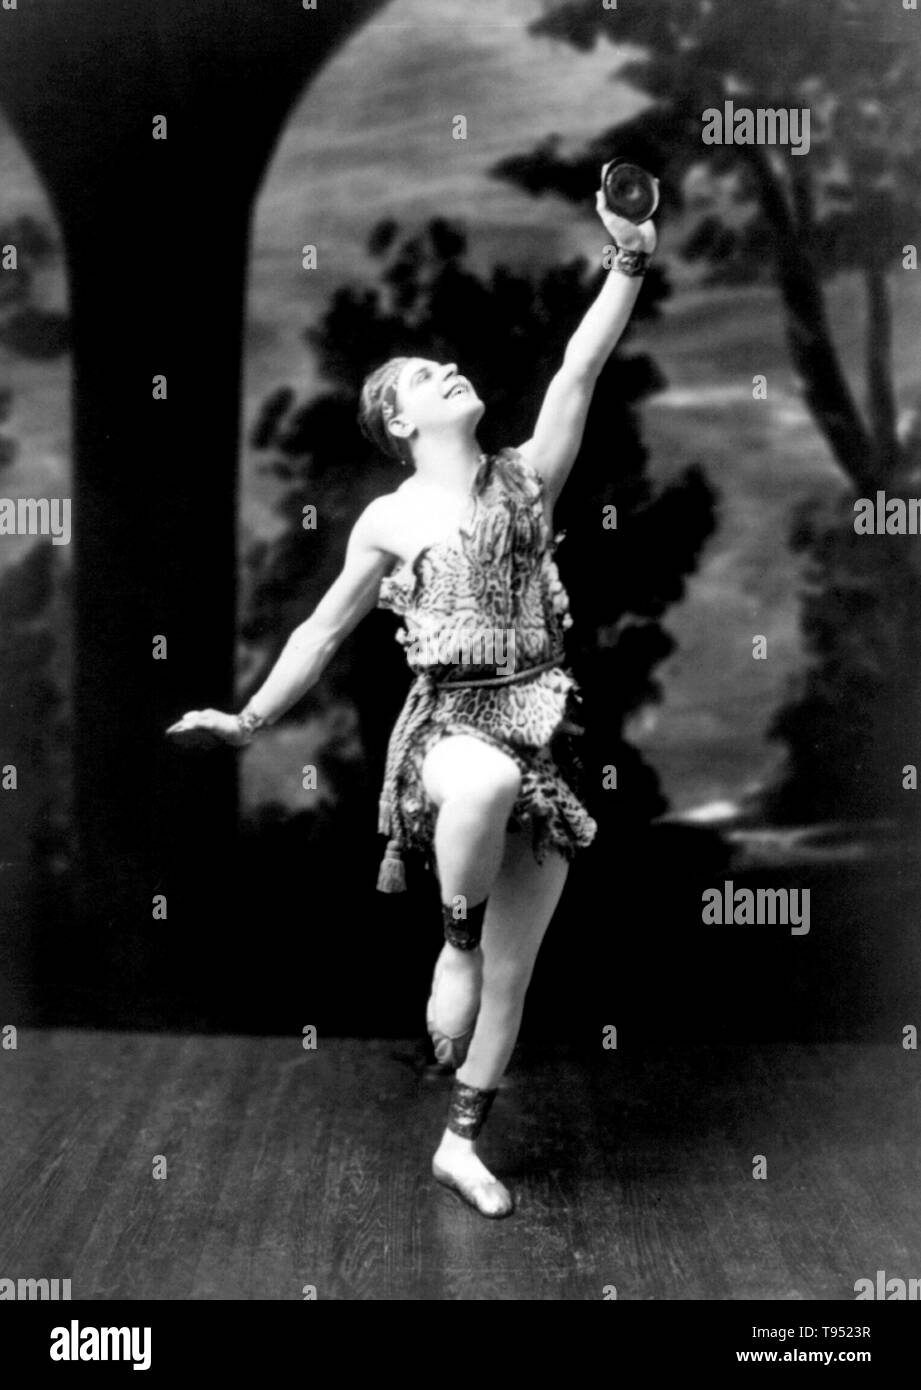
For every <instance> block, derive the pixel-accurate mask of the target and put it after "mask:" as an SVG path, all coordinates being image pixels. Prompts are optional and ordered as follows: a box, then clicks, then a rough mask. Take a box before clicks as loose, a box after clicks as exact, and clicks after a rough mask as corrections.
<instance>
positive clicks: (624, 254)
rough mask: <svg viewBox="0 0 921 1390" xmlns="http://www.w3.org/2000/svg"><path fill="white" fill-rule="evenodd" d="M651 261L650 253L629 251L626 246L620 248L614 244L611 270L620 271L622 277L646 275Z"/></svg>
mask: <svg viewBox="0 0 921 1390" xmlns="http://www.w3.org/2000/svg"><path fill="white" fill-rule="evenodd" d="M651 259H652V257H651V256H650V254H649V252H648V251H628V250H627V248H626V247H625V246H618V245H617V243H616V242H614V259H613V261H612V262H611V269H612V270H619V271H620V273H621V275H645V274H646V271H647V269H648V267H649V262H650V260H651Z"/></svg>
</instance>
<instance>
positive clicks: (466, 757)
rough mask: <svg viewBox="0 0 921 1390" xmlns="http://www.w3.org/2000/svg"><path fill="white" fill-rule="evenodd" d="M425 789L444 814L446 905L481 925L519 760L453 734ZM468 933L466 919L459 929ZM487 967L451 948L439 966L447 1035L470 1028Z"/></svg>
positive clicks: (438, 846) (477, 955)
mask: <svg viewBox="0 0 921 1390" xmlns="http://www.w3.org/2000/svg"><path fill="white" fill-rule="evenodd" d="M422 782H423V786H424V787H425V790H426V793H427V794H428V796H429V797H430V798H431V800H432V801H433V803H434V804H435V806H436V807H437V808H438V814H437V818H436V822H435V862H436V865H437V868H438V878H439V884H440V890H441V901H442V904H443V905H445V906H450V905H452V904H454V903H455V902H456V901H457V900H458V899H459V898H460V899H462V903H463V905H464V906H465V907H466V909H467V910H469V911H470V912H471V923H474V922H475V921H476V920H477V918H478V917H479V915H480V913H482V905H483V904H484V902H485V899H486V898H487V897H488V896H489V893H490V890H491V888H492V886H493V883H494V882H495V879H496V875H497V874H498V872H499V868H500V865H501V863H502V856H503V849H504V845H505V828H506V825H507V824H508V818H509V814H510V813H511V809H512V807H513V805H514V804H515V799H516V797H517V796H518V792H519V789H520V787H521V773H520V772H519V770H518V766H517V764H516V763H515V762H514V760H513V759H512V758H510V757H508V756H507V754H505V753H503V752H501V751H500V750H499V749H497V748H494V747H492V745H491V744H488V743H484V742H483V740H482V739H478V738H475V737H474V736H473V735H471V734H448V735H446V736H445V737H444V738H442V739H440V740H439V742H438V743H436V744H435V745H434V747H432V748H431V749H430V750H429V752H428V754H427V755H426V757H425V759H424V761H423V764H422ZM477 909H479V912H478V911H477ZM463 925H464V922H463V919H461V921H460V922H459V923H458V926H459V927H461V928H463ZM484 929H485V926H484ZM474 935H475V933H474ZM482 960H483V958H482V952H481V950H479V949H472V950H462V949H459V948H458V947H457V946H454V945H452V944H450V942H449V941H447V940H446V942H445V945H444V947H443V949H442V952H441V956H440V957H439V960H438V965H437V970H438V1027H439V1029H440V1030H443V1032H444V1033H446V1034H448V1035H455V1034H457V1033H459V1032H461V1031H462V1030H463V1029H464V1028H465V1027H467V1026H469V1021H470V1019H471V1017H472V1011H473V1010H474V1009H475V1006H476V1000H477V997H478V995H479V991H480V982H481V977H482Z"/></svg>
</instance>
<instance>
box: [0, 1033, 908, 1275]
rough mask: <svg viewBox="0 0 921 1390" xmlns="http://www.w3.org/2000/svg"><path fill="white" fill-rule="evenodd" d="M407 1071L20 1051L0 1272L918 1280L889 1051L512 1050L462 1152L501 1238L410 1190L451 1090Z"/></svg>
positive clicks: (205, 1049)
mask: <svg viewBox="0 0 921 1390" xmlns="http://www.w3.org/2000/svg"><path fill="white" fill-rule="evenodd" d="M423 1062H424V1054H423V1051H422V1048H421V1044H417V1043H415V1042H409V1043H405V1044H401V1043H394V1042H392V1041H372V1042H367V1041H364V1040H355V1039H328V1038H323V1037H321V1038H320V1039H319V1045H318V1048H317V1050H316V1051H304V1050H303V1049H302V1048H301V1045H300V1039H299V1038H295V1039H293V1040H292V1041H290V1042H289V1041H286V1040H284V1039H279V1038H245V1037H207V1036H188V1037H180V1036H172V1035H153V1034H130V1033H108V1034H105V1033H92V1032H77V1031H67V1032H64V1031H61V1032H47V1033H45V1032H21V1033H20V1035H19V1047H18V1050H16V1051H0V1115H2V1139H0V1150H2V1151H0V1277H6V1278H55V1277H58V1278H66V1277H69V1278H70V1279H71V1280H72V1296H73V1298H74V1299H79V1298H87V1299H114V1298H128V1299H300V1298H302V1297H303V1296H304V1295H303V1293H302V1289H303V1286H304V1285H314V1286H315V1287H316V1293H317V1297H318V1298H320V1299H436V1300H437V1299H600V1298H602V1296H603V1290H604V1287H605V1285H610V1284H613V1285H615V1286H616V1289H617V1296H618V1298H619V1299H752V1298H770V1299H784V1300H785V1299H794V1300H795V1299H806V1300H808V1299H817V1298H831V1299H846V1300H852V1299H853V1298H854V1281H855V1280H856V1279H858V1278H861V1277H865V1276H868V1277H870V1278H875V1273H876V1271H877V1270H878V1269H883V1270H885V1271H886V1272H887V1277H892V1276H898V1277H901V1278H905V1279H907V1278H916V1277H918V1276H921V1202H919V1199H918V1191H919V1176H921V1175H919V1112H921V1070H919V1062H918V1054H917V1053H915V1052H906V1051H903V1050H902V1048H901V1046H900V1045H899V1040H898V1039H896V1040H895V1041H894V1042H893V1044H892V1045H891V1046H888V1047H882V1046H860V1047H856V1046H855V1047H848V1046H843V1045H831V1046H821V1047H776V1046H775V1047H769V1046H757V1047H747V1048H728V1047H726V1048H721V1047H715V1048H706V1049H703V1048H689V1049H677V1048H674V1049H671V1050H668V1051H665V1050H662V1051H659V1052H656V1053H650V1052H648V1051H647V1052H645V1053H643V1054H638V1053H635V1054H631V1053H630V1052H629V1051H628V1050H621V1051H611V1052H604V1051H602V1050H601V1048H600V1047H599V1053H598V1056H597V1058H593V1059H591V1060H590V1061H586V1060H585V1059H584V1058H580V1057H576V1056H575V1054H573V1053H571V1052H568V1051H567V1050H566V1049H565V1048H555V1049H552V1050H550V1049H548V1050H546V1051H543V1052H540V1051H533V1050H532V1051H530V1052H528V1053H526V1054H525V1053H522V1054H520V1055H516V1059H515V1061H514V1062H513V1069H512V1071H511V1072H510V1074H509V1077H508V1078H507V1081H506V1084H505V1085H504V1087H503V1090H502V1092H501V1094H500V1096H499V1098H498V1100H497V1103H496V1106H495V1109H494V1111H493V1116H492V1118H491V1120H490V1123H489V1126H488V1128H487V1130H486V1131H485V1134H484V1144H483V1153H484V1157H485V1158H486V1160H487V1162H490V1163H491V1164H492V1165H493V1166H494V1168H495V1170H496V1171H497V1172H498V1173H499V1174H500V1175H501V1176H502V1177H503V1178H504V1179H505V1181H506V1182H508V1183H509V1185H510V1186H511V1187H512V1188H513V1190H515V1192H516V1194H517V1196H518V1200H519V1210H518V1213H517V1214H516V1215H515V1216H513V1217H512V1218H511V1219H510V1220H507V1221H500V1222H489V1221H485V1220H483V1219H482V1218H481V1217H478V1216H477V1215H476V1214H475V1213H473V1212H471V1211H469V1210H468V1209H467V1208H465V1207H464V1206H463V1205H462V1204H461V1203H460V1202H459V1201H458V1199H457V1198H455V1197H454V1196H452V1194H450V1193H448V1192H446V1191H444V1190H443V1189H442V1188H440V1187H439V1186H438V1185H437V1184H435V1183H434V1181H433V1180H432V1179H431V1178H430V1177H429V1174H428V1159H429V1155H430V1153H431V1151H432V1149H433V1147H434V1144H435V1142H436V1140H437V1137H438V1135H439V1133H440V1129H441V1123H442V1119H443V1114H444V1109H445V1102H446V1096H447V1090H448V1086H449V1080H448V1079H447V1078H444V1077H432V1076H431V1075H427V1074H426V1071H425V1068H424V1065H423ZM756 1154H763V1155H764V1156H765V1157H766V1160H767V1180H766V1181H755V1180H754V1179H753V1177H752V1161H753V1156H754V1155H756ZM156 1155H164V1156H165V1158H166V1161H167V1173H168V1176H167V1177H166V1179H165V1180H155V1179H154V1178H153V1176H152V1172H153V1165H154V1163H155V1158H156Z"/></svg>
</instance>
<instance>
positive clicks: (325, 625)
mask: <svg viewBox="0 0 921 1390" xmlns="http://www.w3.org/2000/svg"><path fill="white" fill-rule="evenodd" d="M385 500H386V499H384V498H377V499H376V500H375V501H374V502H371V503H370V504H369V505H368V506H367V507H366V508H365V510H364V511H363V512H362V514H361V516H360V517H359V518H358V520H357V521H356V523H355V525H354V526H353V528H352V531H351V534H350V536H349V540H348V545H347V547H346V552H345V561H344V563H343V566H342V570H341V571H340V573H339V575H338V577H337V578H336V580H335V581H334V582H333V583H332V584H331V585H330V587H329V588H328V589H327V591H326V593H325V594H324V595H323V598H322V599H321V600H320V602H319V603H318V604H317V606H316V608H315V609H314V611H313V612H312V613H311V615H310V617H309V618H307V619H306V621H305V622H303V623H300V624H299V626H298V627H296V628H295V629H294V631H293V632H292V633H291V636H290V637H289V638H288V640H287V642H286V643H285V646H284V648H283V650H282V652H281V654H280V656H279V658H278V660H277V661H276V663H275V665H274V666H273V667H272V669H271V671H270V672H269V674H268V676H267V677H266V679H265V681H264V683H263V684H262V685H261V686H260V688H259V689H258V690H257V691H256V693H255V695H254V696H253V697H252V699H251V700H250V701H249V702H248V704H247V706H246V708H245V710H243V711H242V713H241V714H239V715H236V714H226V713H224V712H223V711H221V710H215V709H205V710H189V711H188V713H186V714H184V715H183V716H182V718H181V719H179V720H178V721H177V722H176V723H175V724H172V725H170V727H169V728H168V729H167V731H166V732H167V734H169V735H171V736H172V737H174V738H176V739H178V740H179V741H180V742H183V743H202V744H205V745H207V744H213V743H215V742H221V743H230V744H232V745H233V746H234V747H242V746H243V745H244V744H246V743H248V742H249V741H250V739H251V738H252V735H253V731H254V729H255V728H258V727H260V726H261V725H263V724H274V723H275V721H276V720H277V719H280V718H281V716H282V715H283V714H284V713H285V711H286V710H289V709H290V708H291V706H292V705H294V704H296V703H297V701H298V700H300V699H301V697H302V696H303V695H305V694H306V693H307V691H308V690H310V688H311V687H312V686H313V685H315V684H316V682H317V681H318V680H319V678H320V676H321V674H322V672H323V670H324V668H325V667H326V665H327V664H328V662H329V661H330V660H331V658H332V657H333V655H334V654H335V652H336V650H337V648H338V647H339V645H340V644H341V643H342V641H343V640H344V639H345V638H346V637H347V636H348V634H349V633H350V632H351V631H352V629H353V628H354V627H356V626H357V624H358V623H359V622H360V621H361V619H362V618H363V617H364V616H365V615H366V614H367V613H370V611H371V610H372V608H374V606H375V604H376V603H377V599H378V595H379V592H380V585H381V579H382V578H383V576H384V575H385V574H386V573H387V571H388V569H390V568H391V566H392V564H393V560H394V557H393V555H392V554H391V553H390V552H388V551H387V550H385V549H384V547H383V543H382V536H383V526H382V514H383V510H384V508H383V504H384V502H385Z"/></svg>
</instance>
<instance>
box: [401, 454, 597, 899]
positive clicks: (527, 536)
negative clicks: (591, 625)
mask: <svg viewBox="0 0 921 1390" xmlns="http://www.w3.org/2000/svg"><path fill="white" fill-rule="evenodd" d="M473 496H474V498H475V504H474V505H475V508H476V510H475V514H474V517H473V520H472V522H471V523H470V525H469V527H468V528H467V529H466V530H463V529H462V530H459V531H458V532H457V533H456V535H452V536H449V537H447V538H445V539H443V540H440V541H435V542H433V543H432V544H430V545H427V546H425V547H424V549H423V550H422V551H420V553H419V554H418V555H416V556H415V558H414V559H413V560H412V561H408V562H405V563H403V564H400V565H397V567H396V568H395V569H394V570H392V571H391V572H390V574H389V575H387V576H385V578H384V579H383V580H382V581H381V587H380V595H379V598H378V607H380V608H385V609H389V610H390V611H392V612H394V613H396V614H398V615H399V616H400V617H401V618H402V619H403V626H402V627H401V628H400V629H399V630H398V632H397V634H396V637H397V641H398V642H400V643H401V644H402V645H403V646H404V648H405V650H406V656H407V661H408V663H409V666H410V669H411V670H413V671H414V672H415V673H416V679H415V681H414V682H413V685H412V687H411V688H410V692H409V695H408V696H407V699H406V703H405V704H404V706H403V710H402V712H401V714H400V716H399V719H398V720H397V723H396V725H395V726H394V730H393V733H392V735H391V738H390V744H389V747H388V753H387V770H386V773H385V777H384V786H383V790H382V794H381V800H380V819H379V824H378V828H379V830H380V832H381V833H382V834H384V835H388V836H389V837H390V839H389V843H388V845H387V850H386V853H385V855H384V859H383V862H382V864H381V873H380V877H379V879H378V885H377V886H378V888H379V889H381V891H383V892H400V891H402V890H403V889H404V888H405V875H404V872H403V865H402V853H403V852H404V851H405V850H413V851H417V852H419V853H421V854H422V855H423V856H424V859H425V863H426V865H427V867H429V868H434V867H435V865H434V832H435V815H436V808H435V807H434V805H433V804H432V802H431V800H430V798H429V797H428V795H427V793H426V791H425V788H424V786H423V783H422V773H421V769H422V762H423V759H424V758H425V755H426V753H427V752H428V751H429V749H430V748H431V747H432V746H433V744H434V743H436V742H437V741H438V739H440V738H443V737H444V736H445V735H446V734H451V733H464V734H472V735H474V736H475V737H477V738H479V739H482V740H483V741H484V742H486V743H489V744H492V745H493V746H495V747H497V748H500V749H501V750H502V751H503V752H504V753H506V754H508V755H509V757H511V758H513V759H514V761H515V763H516V764H517V765H518V767H519V769H520V771H521V789H520V791H519V794H518V797H517V800H516V802H515V804H514V806H513V808H512V812H511V816H510V818H509V822H508V826H509V829H510V830H513V831H520V830H526V831H530V834H531V838H532V845H533V849H534V855H535V858H536V859H537V861H538V863H542V862H543V860H544V858H545V856H546V853H547V851H548V849H556V850H558V851H559V852H560V853H561V854H563V855H564V856H565V857H566V858H567V859H572V858H573V857H574V855H575V851H576V850H577V849H579V848H584V847H586V846H588V845H590V844H591V842H592V840H593V839H594V837H595V833H596V831H597V828H598V827H597V824H596V822H595V821H594V820H593V819H592V817H591V816H590V815H589V814H588V812H587V811H586V809H585V806H584V805H583V804H582V801H581V799H580V796H581V790H580V785H581V779H582V768H581V764H580V761H579V758H578V754H577V752H576V748H575V743H574V738H575V736H577V735H579V734H581V733H582V732H583V731H582V729H581V728H580V727H579V725H578V724H577V723H576V722H575V715H576V713H577V710H576V706H577V704H578V701H579V694H578V688H577V685H576V682H575V680H574V678H573V676H572V675H571V674H570V672H569V671H568V670H567V669H566V667H565V655H564V649H563V634H564V632H565V631H566V629H567V628H569V627H570V626H571V625H572V618H571V616H570V613H569V600H568V597H567V595H566V591H565V589H564V588H563V585H562V583H561V581H560V577H559V574H558V572H557V568H556V564H555V561H554V559H553V553H554V551H555V549H556V546H557V544H558V543H559V540H560V539H561V536H556V537H551V535H550V530H549V527H548V526H547V521H546V517H545V515H544V500H543V481H542V479H541V476H540V474H539V473H538V472H537V471H536V469H534V468H533V467H532V466H531V465H530V464H529V463H527V462H526V460H525V459H524V458H522V456H521V455H520V454H518V453H517V452H516V451H515V450H513V449H503V450H501V451H500V453H498V454H494V455H491V456H485V455H484V457H483V460H482V462H481V464H480V468H479V471H478V473H477V476H476V479H475V480H474V486H473ZM510 657H511V659H510ZM486 658H489V659H486ZM509 666H511V667H512V673H511V674H510V675H509V674H507V668H508V667H509ZM484 682H486V683H485V684H484ZM489 682H492V683H491V684H490V683H489ZM564 773H565V775H564Z"/></svg>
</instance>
